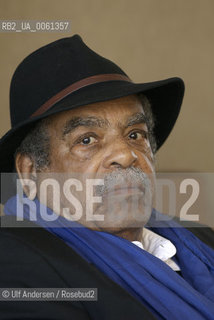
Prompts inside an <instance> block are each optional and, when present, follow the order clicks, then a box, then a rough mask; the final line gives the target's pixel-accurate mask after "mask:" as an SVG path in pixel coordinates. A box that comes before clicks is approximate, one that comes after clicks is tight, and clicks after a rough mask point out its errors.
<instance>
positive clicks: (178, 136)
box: [0, 0, 214, 172]
mask: <svg viewBox="0 0 214 320" xmlns="http://www.w3.org/2000/svg"><path fill="white" fill-rule="evenodd" d="M213 16H214V0H132V1H130V0H123V1H122V0H107V1H105V0H100V1H98V0H78V1H73V0H60V1H57V0H0V19H1V20H4V19H7V20H9V19H13V20H14V19H15V20H22V19H23V20H60V19H61V20H68V21H70V22H71V32H69V33H34V34H32V33H0V57H1V59H0V90H1V106H0V136H2V135H3V134H4V133H5V132H6V131H7V130H8V129H9V128H10V120H9V85H10V80H11V77H12V74H13V72H14V70H15V68H16V66H17V65H18V64H19V63H20V62H21V60H22V59H23V58H24V57H25V56H26V55H28V54H29V53H31V52H32V51H34V50H36V49H37V48H39V47H41V46H43V45H45V44H47V43H49V42H51V41H54V40H57V39H59V38H62V37H67V36H72V35H73V34H75V33H78V34H80V35H81V36H82V38H83V40H84V41H85V42H86V43H87V44H88V45H89V47H91V48H92V49H93V50H95V51H97V52H98V53H99V54H101V55H103V56H105V57H107V58H109V59H111V60H113V61H114V62H116V63H117V64H119V65H120V66H121V68H122V69H124V71H125V72H126V73H127V74H128V75H129V76H130V77H131V78H132V79H133V80H134V81H135V82H147V81H155V80H160V79H164V78H168V77H173V76H179V77H181V78H183V79H184V81H185V84H186V94H185V98H184V102H183V106H182V110H181V113H180V117H179V119H178V121H177V123H176V126H175V128H174V130H173V132H172V134H171V136H170V137H169V138H168V140H167V142H166V143H165V145H164V146H163V147H162V148H161V150H160V151H159V152H158V154H157V169H158V170H159V171H180V172H184V171H189V172H194V171H197V172H213V171H214V147H213V139H214V125H213V122H214V109H213V104H214V94H213V93H214V89H213V85H214V19H213Z"/></svg>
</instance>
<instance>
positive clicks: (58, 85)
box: [0, 35, 184, 172]
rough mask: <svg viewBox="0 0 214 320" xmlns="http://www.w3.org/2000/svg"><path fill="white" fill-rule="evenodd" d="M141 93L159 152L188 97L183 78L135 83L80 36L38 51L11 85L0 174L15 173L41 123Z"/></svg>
mask: <svg viewBox="0 0 214 320" xmlns="http://www.w3.org/2000/svg"><path fill="white" fill-rule="evenodd" d="M138 93H144V94H145V95H146V96H147V98H148V99H149V100H150V102H151V105H152V111H153V113H154V116H155V119H156V124H155V128H154V135H155V138H156V141H157V149H158V148H160V146H161V145H162V144H163V143H164V141H165V140H166V138H167V137H168V135H169V133H170V131H171V130H172V128H173V126H174V124H175V121H176V119H177V116H178V114H179V110H180V107H181V103H182V99H183V95H184V83H183V81H182V80H181V79H180V78H170V79H166V80H160V81H155V82H147V83H140V84H139V83H134V82H132V81H131V80H130V79H129V77H128V76H127V75H126V74H125V73H124V72H123V71H122V70H121V69H120V68H119V67H118V66H117V65H116V64H114V63H113V62H111V61H110V60H107V59H105V58H103V57H102V56H100V55H98V54H97V53H95V52H94V51H92V50H91V49H90V48H88V47H87V45H86V44H85V43H84V42H83V41H82V39H81V37H80V36H79V35H74V36H72V37H66V38H62V39H59V40H57V41H54V42H52V43H49V44H47V45H45V46H43V47H42V48H39V49H38V50H36V51H34V52H33V53H31V54H30V55H29V56H27V57H26V58H25V59H24V60H23V61H22V62H21V63H20V64H19V66H18V67H17V69H16V70H15V72H14V75H13V77H12V80H11V86H10V115H11V125H12V128H11V129H10V130H9V131H8V132H7V133H6V134H5V135H4V136H3V137H2V138H1V140H0V155H1V156H0V172H12V168H13V161H14V159H13V155H14V152H15V150H16V148H17V147H18V146H19V144H20V143H21V141H22V140H23V138H24V137H25V136H26V134H27V133H28V132H29V129H30V128H31V127H32V126H33V124H35V123H36V122H37V121H38V120H39V119H42V118H45V117H47V116H48V115H51V114H54V113H57V112H60V111H65V110H69V109H72V108H76V107H78V106H83V105H87V104H90V103H95V102H101V101H107V100H111V99H114V98H120V97H122V96H126V95H129V94H138Z"/></svg>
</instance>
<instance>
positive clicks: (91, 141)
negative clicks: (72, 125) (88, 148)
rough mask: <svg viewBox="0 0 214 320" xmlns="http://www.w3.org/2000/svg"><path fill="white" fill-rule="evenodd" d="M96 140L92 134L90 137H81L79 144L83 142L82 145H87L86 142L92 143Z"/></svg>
mask: <svg viewBox="0 0 214 320" xmlns="http://www.w3.org/2000/svg"><path fill="white" fill-rule="evenodd" d="M95 141H96V139H95V138H94V137H92V136H90V137H85V138H83V139H81V141H80V144H83V145H88V144H92V143H94V142H95Z"/></svg>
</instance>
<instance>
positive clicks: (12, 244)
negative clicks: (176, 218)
mask: <svg viewBox="0 0 214 320" xmlns="http://www.w3.org/2000/svg"><path fill="white" fill-rule="evenodd" d="M1 219H2V221H3V223H2V224H3V225H6V224H7V223H9V221H10V225H11V223H14V224H15V225H16V226H19V227H18V228H17V227H13V228H5V227H2V228H0V287H1V288H97V290H98V300H97V301H41V302H40V301H32V302H31V301H22V302H21V301H12V302H10V301H1V302H0V319H1V320H3V319H11V320H12V319H20V320H24V319H29V320H33V319H45V320H48V319H56V320H64V319H75V320H76V319H77V320H79V319H82V320H86V319H97V320H105V319H106V320H113V319H115V320H120V319H121V320H138V319H139V320H143V319H155V317H154V316H153V315H152V314H151V313H150V311H149V310H148V309H147V308H146V307H145V306H143V305H142V304H141V303H140V302H139V301H138V300H136V299H135V298H133V297H132V296H131V295H130V294H129V293H128V292H127V291H126V290H124V289H123V288H121V287H120V286H119V285H117V284H116V283H115V282H113V281H112V280H111V279H109V278H108V277H107V276H105V275H104V274H103V273H102V272H100V271H99V270H98V269H97V268H96V267H95V266H94V265H93V264H91V263H88V262H87V261H85V259H83V258H82V257H81V256H80V255H78V254H77V253H76V252H75V251H74V250H73V249H72V248H70V247H69V246H68V245H66V244H65V243H64V241H62V240H61V239H59V238H58V237H56V236H54V235H53V234H51V233H50V232H48V231H46V230H45V229H42V228H38V227H36V226H35V225H34V224H33V223H31V222H27V223H28V224H29V227H28V228H26V227H22V222H15V217H12V216H4V217H2V218H1ZM25 225H26V223H25ZM191 231H193V232H194V233H196V235H198V236H199V238H200V239H201V240H203V241H204V242H206V243H207V244H208V245H210V246H214V232H213V231H212V230H211V229H209V228H193V230H191Z"/></svg>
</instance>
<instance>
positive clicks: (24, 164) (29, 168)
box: [15, 153, 37, 200]
mask: <svg viewBox="0 0 214 320" xmlns="http://www.w3.org/2000/svg"><path fill="white" fill-rule="evenodd" d="M15 166H16V171H17V173H18V175H19V179H20V181H21V184H22V187H23V190H24V192H25V194H26V195H27V196H28V198H29V199H30V200H34V199H35V197H36V193H37V186H36V178H37V175H36V169H35V165H34V162H33V161H32V159H31V158H30V157H29V156H28V155H26V154H21V153H18V154H17V155H16V159H15Z"/></svg>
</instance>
